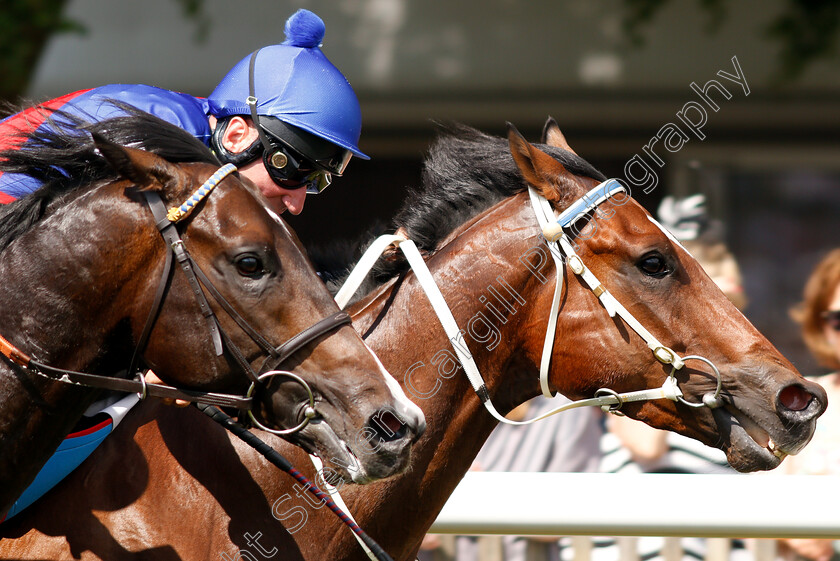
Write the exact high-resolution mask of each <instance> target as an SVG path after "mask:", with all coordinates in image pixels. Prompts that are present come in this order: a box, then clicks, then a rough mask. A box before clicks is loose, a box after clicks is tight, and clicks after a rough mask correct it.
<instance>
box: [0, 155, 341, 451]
mask: <svg viewBox="0 0 840 561" xmlns="http://www.w3.org/2000/svg"><path fill="white" fill-rule="evenodd" d="M235 171H236V167H235V166H233V165H231V164H226V165H224V166H222V167H221V168H219V169H218V170H217V171H216V172H215V173H214V174H213V175H212V176H211V177H210V178H209V179H208V180H207V181H206V182H205V183H204V184H203V185H202V186H201V187H199V188H198V189H197V190H196V191H195V192H194V193H193V194H192V195H191V196H190V197H189V198H188V199H187V200H186V201H185V202H184V203H183V204H182V205H180V206H179V207H175V208H172V209H169V210H167V209H166V206H165V205H164V203H163V201H162V200H161V198H160V195H159V194H158V193H157V192H154V191H146V192H143V195H144V196H145V197H146V202H147V204H148V206H149V208H150V209H151V211H152V214H153V216H154V218H155V225H156V227H157V229H158V231H159V232H160V235H161V236H162V237H163V239H164V241H165V242H166V245H167V247H168V248H169V251H167V252H166V258H165V261H164V266H163V273H162V275H161V280H160V282H159V283H158V288H157V292H156V293H155V298H154V302H153V304H152V308H151V310H150V313H149V316H148V318H147V319H146V324H145V326H144V328H143V331H142V334H141V335H140V338H139V340H138V343H137V346H136V347H135V350H134V354H133V356H132V358H131V363H130V365H129V369H128V372H129V373H134V372H137V378H136V379H124V378H112V377H107V376H100V375H96V374H87V373H83V372H75V371H72V370H65V369H61V368H56V367H53V366H49V365H46V364H44V363H41V362H38V361H36V360H35V359H33V358H31V357H29V356H28V355H26V354H25V353H23V352H22V351H20V350H19V349H17V348H16V347H15V346H14V345H12V344H11V343H9V342H8V341H7V340H6V339H4V338H3V337H2V336H0V354H3V355H5V356H6V357H7V358H8V359H9V360H11V361H12V362H14V363H15V364H17V365H19V366H21V367H23V368H25V369H26V370H28V371H30V372H33V373H35V374H37V375H40V376H44V377H47V378H50V379H52V380H56V381H60V382H65V383H69V384H73V385H77V386H87V387H94V388H100V389H106V390H115V391H122V392H137V393H138V394H139V395H140V397H141V398H145V397H146V396H147V395H151V396H155V397H161V398H174V399H182V400H186V401H194V402H198V403H206V404H210V405H216V406H220V407H235V408H237V409H240V410H242V411H247V412H248V414H249V416H250V417H251V419H252V420H254V421H255V422H256V419H255V418H254V415H253V412H252V411H251V409H252V405H253V397H252V396H253V393H254V391H255V390H256V388H257V387H259V386H261V385H263V383H264V380H265V379H267V378H270V377H273V376H284V377H287V378H290V379H291V380H292V381H294V382H296V383H298V384H300V385H302V386H303V387H304V389H305V390H306V393H307V395H308V405H307V407H306V408H305V410H304V419H303V421H302V422H301V423H300V424H298V425H297V426H296V427H294V428H292V429H286V430H274V429H269V428H268V427H264V426H263V425H261V424H259V423H257V424H258V425H259V426H260V427H261V428H263V429H264V430H268V431H271V432H275V433H277V434H282V435H288V434H291V433H293V432H297V431H299V430H301V429H302V428H303V427H304V426H306V424H307V423H309V421H310V420H311V419H313V418H314V417H316V416H317V412H316V411H315V400H314V396H313V393H312V388H310V387H309V384H307V383H306V381H305V380H304V379H303V378H301V377H300V376H298V375H296V374H294V373H292V372H288V371H283V370H277V368H278V367H279V366H280V365H281V364H282V363H283V362H285V361H286V360H287V359H288V358H289V357H291V356H292V355H293V354H294V353H295V352H297V351H298V350H299V349H301V348H302V347H304V346H306V345H308V344H309V343H311V342H313V341H315V340H316V339H318V338H320V337H321V336H323V335H325V334H327V333H330V332H332V331H334V330H336V329H338V328H340V327H342V326H344V325H349V324H350V323H351V319H350V316H349V315H348V314H347V313H346V312H338V313H335V314H332V315H331V316H328V317H326V318H324V319H322V320H321V321H319V322H317V323H316V324H314V325H312V326H310V327H308V328H307V329H304V330H303V331H301V332H300V333H298V334H297V335H295V336H294V337H292V338H291V339H289V340H288V341H286V342H285V343H283V344H282V345H279V346H276V347H275V346H274V345H272V344H271V343H270V342H269V341H268V340H267V339H266V338H265V337H263V336H262V335H261V334H260V333H259V332H258V331H257V330H256V329H254V328H253V327H252V326H251V325H250V324H248V322H247V321H245V319H244V318H243V317H242V316H241V315H240V314H239V313H238V312H237V311H236V309H235V308H234V307H233V306H232V305H231V304H230V303H229V302H228V301H227V300H226V299H225V298H224V296H222V294H221V293H220V292H219V291H218V290H217V289H216V287H215V286H214V285H213V283H212V282H211V281H210V279H209V278H208V277H207V276H206V275H205V274H204V272H203V271H202V270H201V268H200V267H199V266H198V264H197V263H196V262H195V261H194V260H193V258H192V256H190V254H189V252H188V251H187V248H186V245H185V244H184V241H183V240H182V239H181V236H180V234H179V233H178V230H177V228H176V224H177V223H178V222H179V221H181V220H183V219H184V218H186V217H187V216H188V215H189V214H190V213H191V212H192V211H193V210H194V209H195V207H196V205H198V203H199V202H201V200H203V199H204V198H205V197H206V196H207V195H209V194H210V193H211V192H212V191H213V189H214V188H215V187H216V185H218V184H219V183H220V182H221V181H222V180H223V179H224V178H225V177H227V176H228V175H230V174H231V173H233V172H235ZM173 258H174V259H175V260H177V261H178V264H179V265H180V267H181V270H182V271H183V272H184V275H185V276H186V278H187V282H188V284H189V285H190V288H191V289H192V291H193V294H194V295H195V299H196V301H197V302H198V305H199V308H200V310H201V314H202V315H203V316H204V318H205V320H206V322H207V327H208V329H209V331H210V336H211V339H212V341H213V348H214V351H215V354H216V356H221V355H222V354H224V352H225V350H227V351H228V353H229V354H230V356H231V357H233V359H234V361H235V362H236V363H237V365H238V366H239V367H240V369H241V370H242V371H243V372H245V374H246V375H247V376H248V378H249V379H250V380H251V386H250V388H249V389H248V392H247V394H246V395H244V396H239V395H230V394H221V393H212V392H202V391H194V390H183V389H178V388H174V387H171V386H165V385H162V384H146V382H145V379H144V378H143V374H142V372H139V371H138V365H139V362H140V357H141V355H142V352H143V350H144V349H145V348H146V345H147V344H148V342H149V337H150V335H151V332H152V328H153V327H154V325H155V322H156V321H157V318H158V316H159V315H160V312H161V310H162V308H163V301H164V299H165V296H166V294H167V292H168V290H169V286H170V284H171V279H172V274H173V270H174V269H173V267H172V261H173ZM202 286H203V287H204V288H206V289H207V291H208V292H209V293H210V295H211V296H212V297H213V299H214V300H215V301H216V302H217V303H218V304H219V306H221V307H222V309H224V310H225V312H227V314H228V315H229V316H230V317H231V319H233V320H234V321H235V322H236V324H237V325H239V327H240V328H241V329H242V330H243V331H245V333H247V334H248V336H249V337H250V338H251V339H252V340H253V341H254V342H255V343H256V344H257V346H258V347H260V349H261V350H262V351H263V353H265V354H266V355H267V356H266V358H265V360H264V361H263V363H262V365H261V366H260V369H259V371H258V372H255V371H254V369H253V368H252V367H251V364H250V363H249V362H248V360H247V359H246V358H245V355H244V354H243V353H242V351H241V350H240V349H239V347H237V346H236V344H235V343H234V342H233V341H232V340H231V339H230V337H229V336H228V335H227V333H226V332H225V331H224V329H223V328H222V326H221V324H220V323H219V320H218V318H217V317H216V314H215V313H214V312H213V310H212V309H211V308H210V304H209V302H208V301H207V297H206V296H205V294H204V290H203V289H202Z"/></svg>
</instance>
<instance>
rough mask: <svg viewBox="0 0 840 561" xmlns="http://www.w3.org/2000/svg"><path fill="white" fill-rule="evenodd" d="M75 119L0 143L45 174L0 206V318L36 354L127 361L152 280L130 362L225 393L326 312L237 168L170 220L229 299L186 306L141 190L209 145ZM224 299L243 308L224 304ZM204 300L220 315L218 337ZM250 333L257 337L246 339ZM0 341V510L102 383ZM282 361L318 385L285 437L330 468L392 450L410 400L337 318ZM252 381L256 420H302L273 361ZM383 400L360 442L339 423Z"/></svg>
mask: <svg viewBox="0 0 840 561" xmlns="http://www.w3.org/2000/svg"><path fill="white" fill-rule="evenodd" d="M65 129H66V130H65ZM91 131H92V132H93V133H94V138H95V139H96V140H95V142H94V141H93V140H92V137H91V134H88V133H80V132H79V131H75V132H74V131H71V130H69V128H68V127H59V126H57V127H56V129H55V131H53V132H51V133H44V134H41V135H40V136H36V137H33V138H32V139H31V142H30V144H27V145H26V148H25V149H22V150H19V151H8V152H6V153H4V161H3V163H2V168H3V169H4V170H7V171H9V170H11V171H19V172H20V171H23V172H28V173H31V174H33V176H36V177H39V178H40V179H42V180H44V181H48V180H50V179H52V180H53V181H52V182H50V183H49V184H48V185H47V186H45V187H43V188H42V189H40V190H39V191H37V192H36V193H34V194H32V195H30V196H29V197H25V198H23V199H21V200H19V201H16V202H14V203H12V204H9V205H7V206H5V207H3V208H2V209H0V225H2V226H0V228H1V229H2V235H0V247H2V252H0V311H2V313H0V335H2V336H3V337H4V338H5V339H6V340H7V341H8V342H10V344H11V345H13V346H14V347H16V349H17V352H20V353H25V354H27V355H30V356H31V357H32V358H33V359H34V358H37V359H38V361H39V362H40V363H43V364H46V365H49V366H50V367H58V368H63V369H69V370H74V371H82V372H86V373H92V374H100V375H105V376H114V375H117V373H119V372H120V371H121V370H123V371H124V370H126V369H127V368H128V367H129V362H130V359H131V357H132V353H133V352H134V351H135V348H136V346H137V345H138V340H139V339H140V338H141V331H143V330H144V326H145V325H146V324H147V317H149V314H150V311H152V309H153V301H155V297H156V292H157V290H158V286H159V284H160V283H165V284H167V286H165V287H164V288H165V289H166V292H165V293H164V294H165V296H164V297H163V299H162V303H161V305H160V308H159V313H158V316H157V318H156V321H155V322H154V324H153V328H152V329H151V332H150V334H149V336H148V337H147V339H146V342H145V345H144V348H142V349H139V351H141V352H142V356H143V362H144V363H145V364H146V365H147V366H148V367H150V368H152V369H153V370H154V371H155V372H156V373H157V374H158V375H159V376H160V377H161V378H162V379H163V380H164V381H165V382H167V383H171V384H173V385H176V386H178V387H180V388H187V389H192V390H202V391H212V392H219V391H230V392H235V393H238V394H240V395H241V394H244V393H245V392H246V390H247V389H248V388H249V383H250V382H251V381H252V380H251V379H249V377H248V376H246V369H247V368H251V369H252V370H251V374H253V373H255V372H260V373H261V371H260V365H262V364H263V363H268V362H270V361H266V358H267V354H266V353H267V350H266V346H264V345H267V346H268V347H269V348H268V351H271V352H274V347H277V346H279V345H280V344H281V343H284V342H286V341H288V340H290V339H291V338H292V337H293V336H295V335H297V334H299V333H301V332H302V331H303V330H304V329H306V328H308V327H310V326H311V325H313V324H315V323H316V322H318V321H319V320H322V319H323V318H327V317H329V316H332V315H335V314H336V313H337V312H339V310H338V308H337V306H336V304H335V302H334V301H333V299H332V298H331V296H330V294H329V292H328V291H327V290H326V288H325V287H324V286H323V284H322V283H321V282H320V281H319V279H318V277H317V276H316V274H315V272H314V270H313V268H312V266H311V265H310V264H309V262H308V260H307V259H306V257H305V256H304V254H303V253H302V251H301V248H300V245H299V241H298V240H297V238H296V236H295V235H294V234H293V233H292V232H291V231H290V229H289V228H288V227H287V226H286V225H285V223H284V222H283V221H282V220H280V219H279V218H278V217H277V216H276V215H273V214H272V213H270V212H269V211H268V210H267V207H266V201H265V200H264V199H263V198H262V195H260V194H259V192H258V191H257V189H256V188H255V187H254V186H253V185H251V184H250V183H247V184H246V183H244V182H243V181H242V180H240V178H239V177H238V175H237V174H235V173H234V174H232V175H228V176H227V177H225V178H224V179H223V180H221V182H220V183H219V184H218V186H217V187H216V188H215V189H214V190H213V191H212V192H211V193H210V194H209V195H208V196H207V197H206V198H205V199H204V200H203V201H202V202H200V203H198V205H196V207H195V209H194V210H193V212H192V213H191V214H190V215H189V216H188V217H187V218H186V219H184V220H183V221H182V222H179V224H178V226H177V230H178V232H179V234H180V238H181V240H182V243H183V247H185V248H186V249H187V251H188V252H189V253H190V255H191V256H192V258H193V261H194V262H195V264H196V265H195V266H196V267H199V268H200V269H201V270H202V271H203V272H204V274H205V275H206V280H202V281H201V283H202V286H203V287H204V290H210V288H209V286H208V285H209V284H212V285H213V286H215V289H216V290H217V291H218V293H220V294H221V296H222V297H223V299H224V300H226V301H227V302H228V304H229V307H230V309H232V310H233V312H231V310H230V309H225V308H223V307H222V306H221V305H220V304H219V303H218V302H217V301H216V300H215V299H211V303H210V311H209V312H208V311H205V310H202V309H200V303H199V301H198V298H197V295H196V293H195V289H191V288H190V287H189V286H188V282H187V275H186V274H185V273H184V272H183V271H182V270H181V269H180V268H179V267H178V265H177V264H176V265H175V266H174V267H173V268H174V269H176V270H175V272H174V276H172V277H171V278H170V279H169V280H168V281H167V280H165V279H164V280H161V273H162V271H163V270H164V261H165V255H166V253H167V252H168V248H167V243H164V240H163V239H162V238H161V235H160V233H159V232H158V229H157V228H156V226H155V219H154V218H153V216H152V213H151V212H150V210H149V207H147V205H146V203H145V200H144V195H143V193H149V192H154V193H157V194H158V195H159V197H160V198H161V199H162V200H163V202H164V203H165V207H167V208H168V207H177V206H178V205H180V204H181V203H182V202H184V201H185V200H187V198H188V197H190V195H191V194H192V193H193V192H194V191H195V190H196V189H197V188H198V187H199V186H201V185H202V183H204V182H205V180H206V179H207V178H208V177H210V176H211V175H212V174H214V172H216V170H217V169H218V168H219V163H218V161H217V160H216V158H215V157H214V156H213V155H212V154H211V153H210V151H209V150H208V149H207V148H206V147H205V146H204V145H203V144H202V143H201V142H199V141H198V140H196V139H195V138H193V137H192V136H191V135H190V134H188V133H186V132H185V131H182V130H181V129H179V128H177V127H174V126H172V125H169V124H167V123H164V122H163V121H160V120H157V119H155V118H153V117H151V116H149V115H145V116H143V115H139V114H138V115H134V116H131V117H122V118H118V119H114V120H109V121H105V122H103V123H100V124H98V125H95V126H93V127H91ZM108 138H111V139H116V140H120V141H122V142H124V143H130V144H133V145H136V146H140V147H142V148H146V150H140V149H137V148H126V147H123V146H121V145H119V144H117V143H115V142H113V141H111V140H108ZM198 290H199V291H201V290H202V289H200V288H199V289H198ZM205 305H206V301H205ZM234 313H235V314H237V315H238V316H239V319H240V320H242V321H236V322H235V321H234V318H233V314H234ZM208 318H209V319H211V320H212V321H213V322H215V325H216V326H218V327H219V328H220V331H221V337H220V338H221V339H223V346H222V348H221V349H220V350H219V351H217V350H215V349H214V343H213V341H212V338H211V328H210V327H208V321H207V320H208ZM246 324H247V326H250V328H251V330H252V332H251V333H247V332H246V331H245V327H244V326H245V325H246ZM258 336H259V337H262V338H263V340H264V341H265V344H264V345H261V346H258V345H257V342H256V337H258ZM220 351H221V352H220ZM234 352H238V353H240V357H241V360H239V361H237V360H234V357H233V356H232V355H233V353H234ZM2 359H3V360H2V362H0V513H4V512H6V510H7V509H8V507H9V506H10V504H11V503H12V502H13V501H14V500H15V499H16V498H17V496H18V495H19V494H20V492H22V490H23V489H24V488H25V487H26V486H27V485H28V484H29V482H30V481H31V480H32V478H33V477H34V476H35V474H36V473H37V471H38V469H39V468H40V467H41V466H42V465H43V463H44V462H45V461H46V459H47V458H48V457H49V455H50V454H51V453H52V452H53V451H54V450H55V448H56V446H58V444H59V443H60V442H61V440H62V438H63V437H64V436H65V435H66V434H67V433H68V431H69V430H70V429H71V428H72V427H73V425H74V423H75V422H76V421H77V420H78V419H79V418H80V417H81V415H82V413H83V412H84V411H85V409H86V408H87V407H88V405H89V404H90V403H91V402H92V401H93V400H94V398H96V397H97V395H98V394H99V393H100V391H98V390H95V389H90V388H85V387H80V386H75V385H71V384H68V383H64V382H61V381H56V380H54V379H49V378H47V377H46V376H41V375H38V373H37V372H34V371H33V370H32V369H31V368H27V367H25V366H22V365H21V364H18V363H17V362H16V361H13V360H10V359H9V358H7V357H6V356H3V357H2ZM278 361H279V359H278V360H275V361H274V363H275V364H276V363H277V362H278ZM249 365H250V366H249ZM282 366H283V367H284V368H286V369H288V370H292V371H294V373H295V374H296V375H297V376H299V377H300V378H301V379H302V380H305V381H306V382H307V383H308V384H309V385H310V387H311V389H312V392H313V394H314V395H313V398H314V401H315V403H316V405H315V410H316V412H317V416H316V417H315V418H314V420H313V421H312V422H311V423H309V424H308V425H307V426H306V427H305V428H304V429H303V430H301V431H299V432H298V433H296V434H295V435H293V436H291V437H290V438H291V439H292V440H293V441H295V442H296V443H297V444H300V445H303V446H305V447H306V448H307V449H308V450H312V451H318V453H320V454H322V455H323V456H325V457H326V458H328V459H329V458H333V457H336V458H340V459H346V458H347V457H349V456H351V455H352V454H355V455H356V456H358V458H359V464H360V467H359V469H358V470H357V471H356V472H354V473H353V474H350V473H348V472H347V471H346V470H344V471H343V472H342V473H345V474H346V475H348V476H355V478H356V479H357V480H358V481H361V482H365V481H366V480H369V479H375V478H379V477H384V476H388V475H391V474H392V473H394V472H395V471H397V470H399V469H401V468H403V467H404V466H405V465H406V464H407V462H408V454H409V449H410V447H409V444H410V443H411V440H412V439H413V438H415V437H416V435H417V433H418V431H422V424H423V420H422V413H420V411H419V409H418V408H417V407H416V406H415V405H414V404H412V403H411V402H410V401H409V400H408V399H407V398H406V397H405V395H404V394H403V392H402V390H401V389H400V388H399V387H398V385H397V384H396V382H395V381H394V380H393V378H392V377H390V376H389V375H388V374H387V372H386V371H385V369H384V368H383V367H382V365H381V363H380V362H379V360H378V359H377V358H376V357H375V356H374V355H373V353H372V352H371V351H370V349H369V348H368V347H367V346H366V345H365V343H364V342H363V341H362V340H361V338H360V337H359V335H358V334H357V333H356V332H355V331H354V330H353V329H352V327H351V326H350V325H349V324H348V323H343V324H341V323H338V324H336V325H335V328H334V329H330V331H329V332H326V333H323V334H322V335H321V336H319V337H316V338H314V339H313V338H311V337H310V338H308V343H307V344H306V345H305V346H303V347H302V348H300V350H299V351H297V352H295V353H294V354H293V355H292V356H291V357H290V358H289V359H288V360H286V361H284V362H283V364H282ZM256 387H257V392H256V394H255V398H254V401H255V404H254V405H255V410H256V414H257V416H258V417H260V418H261V419H262V420H263V422H264V423H265V424H267V425H270V426H273V427H275V428H284V427H294V426H295V425H297V424H298V423H300V422H301V419H302V418H303V415H304V408H305V406H306V405H307V403H308V402H307V399H308V395H306V393H305V392H304V389H303V387H302V386H301V384H299V383H297V382H295V381H294V380H293V379H291V378H289V377H288V376H283V377H281V376H275V377H271V378H268V379H267V380H265V382H261V383H260V384H256ZM385 410H390V411H396V412H398V413H399V415H400V417H401V418H402V419H403V420H404V422H405V423H406V427H407V429H406V430H405V431H403V432H401V433H400V435H398V436H397V437H395V438H393V439H391V440H390V441H389V442H388V443H387V446H385V447H382V448H381V449H378V450H377V452H376V453H372V452H371V451H370V450H368V449H364V450H360V449H359V446H360V443H359V440H358V439H357V438H355V436H356V435H357V433H359V432H360V431H365V430H371V427H374V428H376V427H378V426H379V425H378V424H375V423H372V422H371V421H372V419H373V417H374V416H375V415H377V414H380V415H381V414H382V411H385ZM389 414H390V413H389ZM380 424H381V421H380ZM345 443H346V444H345ZM336 469H338V470H342V469H343V468H341V467H340V466H337V467H336Z"/></svg>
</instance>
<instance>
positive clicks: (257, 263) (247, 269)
mask: <svg viewBox="0 0 840 561" xmlns="http://www.w3.org/2000/svg"><path fill="white" fill-rule="evenodd" d="M234 264H235V265H236V270H237V271H238V272H239V274H240V275H242V276H243V277H251V278H259V277H260V276H262V274H263V273H265V267H263V263H262V261H261V260H260V258H259V257H257V256H256V255H253V254H245V255H242V256H240V257H238V258H237V259H236V261H235V263H234Z"/></svg>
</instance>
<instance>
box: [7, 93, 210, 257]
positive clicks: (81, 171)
mask: <svg viewBox="0 0 840 561" xmlns="http://www.w3.org/2000/svg"><path fill="white" fill-rule="evenodd" d="M114 105H116V106H118V107H119V108H120V109H121V110H122V111H123V112H125V113H126V115H125V116H121V117H114V118H111V119H107V120H104V121H101V122H99V123H91V122H90V120H86V119H84V118H82V117H78V116H73V115H70V114H68V113H64V112H61V111H58V112H55V113H52V114H51V115H50V117H49V122H48V124H49V126H48V127H42V129H46V130H38V131H35V132H31V133H28V134H21V133H13V134H11V135H9V137H10V138H5V139H2V140H11V141H13V142H14V143H15V144H20V142H21V141H23V144H21V147H20V148H19V149H7V150H3V151H0V171H2V172H5V173H20V174H25V175H28V176H30V177H32V178H34V179H35V180H37V181H38V182H39V183H41V184H42V187H41V188H39V189H38V190H37V191H35V192H33V193H31V194H29V195H27V196H25V197H22V198H20V199H18V200H16V201H14V202H12V203H9V204H7V205H2V206H0V249H3V248H5V247H6V246H8V245H9V243H11V242H12V241H13V240H14V239H15V238H17V237H19V236H21V235H22V234H23V233H25V232H26V231H27V230H29V229H30V228H31V227H32V225H33V224H35V223H36V222H38V221H39V220H40V219H41V218H43V217H44V216H45V215H46V213H47V209H48V208H50V207H52V206H55V205H60V204H62V202H64V201H67V200H69V199H70V198H72V197H73V195H75V194H77V193H79V192H81V191H82V190H83V188H85V187H92V186H94V185H99V184H101V183H102V182H103V181H108V180H113V179H116V177H117V176H116V172H115V171H114V170H113V169H112V168H111V166H110V165H109V164H108V162H107V161H106V160H105V158H103V157H102V155H101V154H99V152H98V151H97V150H96V147H95V146H94V143H93V136H92V135H93V134H99V135H101V136H103V137H104V138H105V139H107V140H110V141H111V142H114V143H116V144H119V145H122V146H129V147H132V148H139V149H142V150H147V151H150V152H154V153H155V154H157V155H159V156H161V157H162V158H164V159H166V160H168V161H170V162H173V163H178V162H207V163H213V164H218V160H217V159H216V157H215V156H214V155H213V154H212V152H210V149H209V148H207V146H205V145H204V144H203V143H202V142H201V141H200V140H198V139H197V138H195V137H194V136H193V135H192V134H190V133H188V132H187V131H185V130H183V129H181V128H179V127H177V126H175V125H172V124H170V123H168V122H166V121H163V120H161V119H159V118H157V117H155V116H153V115H150V114H148V113H145V112H143V111H140V110H138V109H136V108H133V107H131V106H128V105H124V104H119V103H116V102H114Z"/></svg>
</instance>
